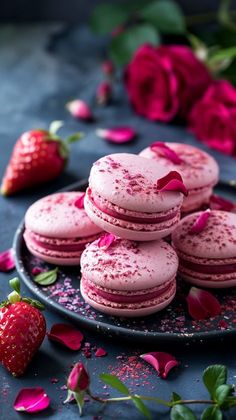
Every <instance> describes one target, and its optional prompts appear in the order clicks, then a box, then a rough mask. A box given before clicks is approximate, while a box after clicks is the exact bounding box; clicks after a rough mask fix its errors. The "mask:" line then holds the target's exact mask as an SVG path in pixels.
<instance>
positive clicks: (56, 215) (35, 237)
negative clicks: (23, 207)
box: [24, 192, 101, 265]
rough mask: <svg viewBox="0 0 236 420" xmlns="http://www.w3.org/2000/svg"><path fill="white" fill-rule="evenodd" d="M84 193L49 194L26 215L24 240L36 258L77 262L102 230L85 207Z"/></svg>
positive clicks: (57, 261) (73, 263)
mask: <svg viewBox="0 0 236 420" xmlns="http://www.w3.org/2000/svg"><path fill="white" fill-rule="evenodd" d="M83 201H84V193H82V192H63V193H57V194H52V195H48V196H47V197H44V198H42V199H40V200H38V201H36V202H35V203H34V204H32V205H31V206H30V207H29V209H28V210H27V212H26V215H25V232H24V239H25V243H26V246H27V248H28V249H29V251H30V252H31V253H32V254H33V255H35V256H36V257H39V258H41V259H42V260H44V261H47V262H49V263H52V264H57V265H77V264H79V262H80V256H81V254H82V252H83V250H84V248H85V246H86V245H87V244H88V243H89V242H92V241H94V240H95V239H96V238H97V237H98V236H99V235H100V233H101V228H99V227H98V226H96V225H95V224H94V223H93V222H92V221H91V220H90V218H89V217H88V215H87V213H86V211H85V209H84V204H83Z"/></svg>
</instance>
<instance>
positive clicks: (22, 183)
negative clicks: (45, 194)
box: [1, 121, 82, 195]
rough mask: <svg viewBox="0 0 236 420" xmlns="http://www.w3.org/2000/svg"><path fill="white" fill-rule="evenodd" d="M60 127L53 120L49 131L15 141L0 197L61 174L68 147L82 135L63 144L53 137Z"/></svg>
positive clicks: (59, 139)
mask: <svg viewBox="0 0 236 420" xmlns="http://www.w3.org/2000/svg"><path fill="white" fill-rule="evenodd" d="M61 125H62V123H61V122H60V121H54V122H53V123H52V124H51V125H50V127H49V130H48V131H47V130H42V129H38V130H31V131H28V132H26V133H24V134H22V136H21V137H20V138H19V139H18V140H17V142H16V144H15V147H14V149H13V152H12V155H11V158H10V161H9V163H8V166H7V168H6V171H5V174H4V177H3V180H2V185H1V193H2V194H3V195H11V194H13V193H15V192H17V191H20V190H23V189H26V188H29V187H32V186H34V185H37V184H42V183H43V182H47V181H51V180H53V179H54V178H56V177H57V176H58V175H59V174H60V173H61V172H62V171H63V169H64V167H65V165H66V162H67V159H68V156H69V144H70V143H71V142H73V141H76V140H78V139H79V138H81V137H82V135H81V133H76V134H74V135H72V136H70V137H68V138H67V139H66V140H65V141H64V142H63V141H62V140H61V138H60V137H58V136H57V135H56V132H57V130H58V129H59V128H60V127H61Z"/></svg>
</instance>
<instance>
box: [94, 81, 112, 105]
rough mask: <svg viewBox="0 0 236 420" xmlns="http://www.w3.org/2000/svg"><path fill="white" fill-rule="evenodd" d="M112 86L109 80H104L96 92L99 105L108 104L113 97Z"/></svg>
mask: <svg viewBox="0 0 236 420" xmlns="http://www.w3.org/2000/svg"><path fill="white" fill-rule="evenodd" d="M111 95H112V87H111V84H110V83H109V82H102V83H101V84H100V85H99V86H98V88H97V92H96V98H97V103H98V104H99V105H106V104H107V103H108V102H109V100H110V99H111Z"/></svg>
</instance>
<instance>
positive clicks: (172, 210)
mask: <svg viewBox="0 0 236 420" xmlns="http://www.w3.org/2000/svg"><path fill="white" fill-rule="evenodd" d="M173 174H174V175H173ZM169 175H171V176H172V175H173V176H174V177H175V176H176V177H180V175H179V174H177V173H176V172H175V173H172V172H171V174H169V170H168V169H166V168H163V167H162V166H160V165H158V164H157V163H156V162H155V161H150V160H149V159H146V158H143V157H141V156H137V155H133V154H129V153H117V154H113V155H109V156H104V157H103V158H101V159H99V160H98V161H97V162H95V163H94V165H93V167H92V169H91V172H90V177H89V188H88V189H87V191H86V197H85V201H84V205H85V209H86V211H87V213H88V215H89V217H90V218H91V219H92V220H93V222H94V223H96V224H97V225H98V226H100V228H101V229H104V230H105V231H107V232H110V233H113V234H114V235H116V236H120V237H121V238H124V239H130V240H135V241H150V240H155V239H160V238H163V237H165V236H167V235H168V234H169V233H171V232H172V230H173V229H174V227H175V226H176V224H177V223H178V221H179V219H180V208H181V205H182V202H183V194H182V192H180V189H181V188H180V189H179V187H181V186H182V187H184V185H183V183H182V181H181V180H180V179H176V180H170V179H169V178H168V177H169ZM180 178H181V177H180ZM166 183H167V185H165V184H166ZM176 185H177V187H176ZM175 187H176V189H175Z"/></svg>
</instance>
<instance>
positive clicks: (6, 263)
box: [0, 248, 15, 271]
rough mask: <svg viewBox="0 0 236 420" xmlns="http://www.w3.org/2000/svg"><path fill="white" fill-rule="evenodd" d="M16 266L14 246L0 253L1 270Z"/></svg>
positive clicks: (11, 268)
mask: <svg viewBox="0 0 236 420" xmlns="http://www.w3.org/2000/svg"><path fill="white" fill-rule="evenodd" d="M13 268H15V260H14V255H13V250H12V248H10V249H8V250H7V251H4V252H1V253H0V271H10V270H13Z"/></svg>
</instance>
